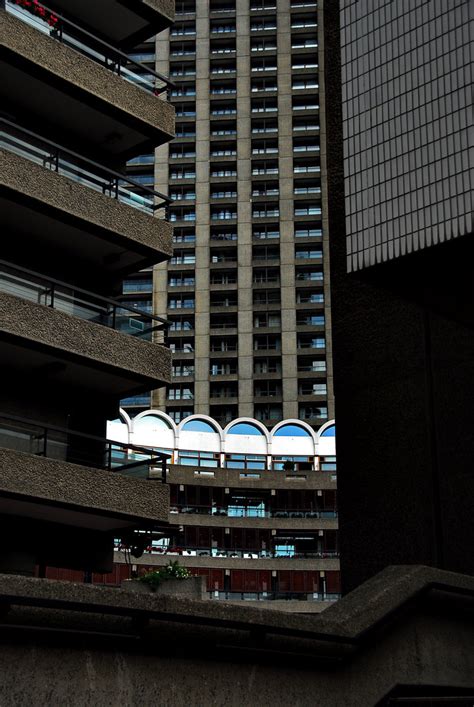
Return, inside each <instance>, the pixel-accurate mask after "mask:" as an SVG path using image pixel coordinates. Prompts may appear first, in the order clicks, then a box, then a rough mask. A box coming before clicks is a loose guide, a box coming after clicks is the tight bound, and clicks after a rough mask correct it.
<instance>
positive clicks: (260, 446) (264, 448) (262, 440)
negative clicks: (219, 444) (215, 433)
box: [224, 417, 271, 455]
mask: <svg viewBox="0 0 474 707" xmlns="http://www.w3.org/2000/svg"><path fill="white" fill-rule="evenodd" d="M242 422H244V423H246V424H248V425H253V426H254V427H256V428H257V429H258V430H259V432H261V433H262V434H261V435H236V434H232V433H230V434H229V431H230V430H231V429H232V427H235V425H238V424H240V423H242ZM270 450H271V444H270V435H269V433H268V430H267V428H266V427H265V425H264V424H263V423H262V422H259V420H255V419H254V418H253V417H238V418H237V419H235V420H232V422H229V424H228V425H226V427H225V428H224V451H225V452H229V453H235V454H264V455H268V454H270Z"/></svg>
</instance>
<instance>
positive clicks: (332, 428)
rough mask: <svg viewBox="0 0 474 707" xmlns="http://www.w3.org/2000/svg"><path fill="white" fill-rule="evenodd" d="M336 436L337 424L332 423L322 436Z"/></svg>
mask: <svg viewBox="0 0 474 707" xmlns="http://www.w3.org/2000/svg"><path fill="white" fill-rule="evenodd" d="M335 436H336V425H331V426H330V427H326V429H325V430H324V432H323V433H322V435H321V437H335Z"/></svg>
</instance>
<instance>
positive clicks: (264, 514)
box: [170, 503, 338, 519]
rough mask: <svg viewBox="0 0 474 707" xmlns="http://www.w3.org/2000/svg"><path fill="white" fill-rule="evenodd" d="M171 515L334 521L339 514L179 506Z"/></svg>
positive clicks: (277, 509) (244, 507)
mask: <svg viewBox="0 0 474 707" xmlns="http://www.w3.org/2000/svg"><path fill="white" fill-rule="evenodd" d="M170 512H171V513H185V514H199V515H212V516H225V517H228V518H285V519H305V518H308V519H334V518H337V516H338V512H337V510H334V509H308V508H271V509H265V508H260V507H258V506H237V505H232V506H227V507H224V506H205V505H196V504H192V503H191V504H189V503H187V504H178V505H173V506H171V508H170Z"/></svg>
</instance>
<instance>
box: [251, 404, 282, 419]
mask: <svg viewBox="0 0 474 707" xmlns="http://www.w3.org/2000/svg"><path fill="white" fill-rule="evenodd" d="M254 413H255V419H256V420H260V421H262V422H263V421H265V420H281V418H282V416H283V408H282V407H281V405H262V404H256V405H255V406H254Z"/></svg>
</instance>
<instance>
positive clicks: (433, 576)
mask: <svg viewBox="0 0 474 707" xmlns="http://www.w3.org/2000/svg"><path fill="white" fill-rule="evenodd" d="M440 589H444V590H445V591H446V594H447V596H448V597H449V596H452V608H454V609H455V610H456V607H458V608H459V601H458V598H459V597H460V596H463V597H465V599H466V602H467V603H469V605H470V606H471V608H472V602H473V600H474V577H469V576H467V575H459V574H455V573H454V572H444V571H442V570H436V569H434V568H431V567H423V566H419V565H413V566H409V567H408V566H395V567H388V568H387V569H386V570H384V571H383V572H380V574H378V575H376V577H374V578H373V579H371V580H369V581H368V582H366V583H365V584H363V585H362V586H361V587H360V588H359V589H358V590H356V592H357V595H356V592H353V594H354V595H356V596H352V595H351V594H349V595H347V597H344V598H343V599H341V600H340V601H339V602H337V603H336V604H333V605H332V606H331V607H329V608H328V609H326V611H324V612H323V613H322V614H318V615H315V616H304V617H303V616H299V615H298V614H292V613H285V612H281V611H270V610H267V609H258V608H254V607H249V606H247V605H244V606H241V605H240V606H236V605H233V604H229V603H228V602H212V601H207V600H190V599H184V598H178V597H174V596H173V597H171V596H164V595H161V596H159V595H156V594H155V595H154V594H148V593H147V594H142V593H140V592H123V591H120V590H116V589H111V588H107V587H99V586H95V585H90V584H76V583H73V582H59V581H53V580H46V579H33V578H29V577H17V576H12V575H0V602H1V601H3V602H5V601H7V602H10V603H11V604H15V603H18V604H28V605H30V606H50V607H56V608H63V609H74V610H78V609H79V610H81V611H84V612H92V613H98V614H104V613H105V614H115V615H117V616H136V617H138V616H143V617H145V616H146V617H149V618H150V619H163V620H165V621H175V622H179V623H186V622H189V623H193V624H201V625H202V626H206V625H207V626H214V627H220V628H222V629H225V630H232V629H239V630H243V631H249V632H253V631H255V630H263V631H264V632H266V633H268V634H274V635H281V636H287V637H299V638H305V639H309V640H311V639H312V640H314V641H315V642H316V646H315V647H316V650H318V646H319V648H320V649H322V650H323V651H324V650H326V649H325V648H324V647H323V646H322V645H321V644H322V643H324V642H325V641H329V642H330V643H331V644H332V645H333V646H334V648H335V649H336V643H337V642H339V643H340V645H341V647H342V646H344V645H345V646H348V645H352V646H354V647H356V646H357V644H358V642H359V640H360V639H362V638H363V639H364V641H363V645H365V642H366V640H367V637H368V634H369V633H371V631H372V630H373V631H375V630H376V629H379V628H380V626H381V624H382V621H384V628H386V626H387V624H388V623H389V622H391V621H395V620H396V619H397V615H396V613H395V610H396V609H400V610H401V609H403V608H404V607H406V605H407V604H412V603H413V601H414V600H423V601H424V600H425V599H426V598H427V597H428V595H430V594H431V593H432V592H433V593H434V594H433V596H436V590H440ZM448 603H449V600H448ZM466 606H467V604H466ZM344 653H345V651H344ZM473 656H474V654H473Z"/></svg>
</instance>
